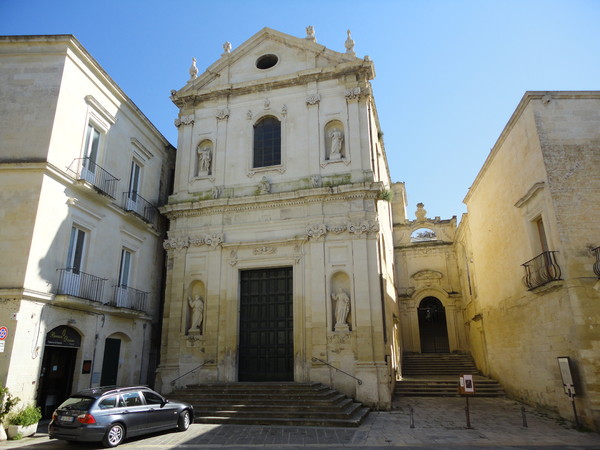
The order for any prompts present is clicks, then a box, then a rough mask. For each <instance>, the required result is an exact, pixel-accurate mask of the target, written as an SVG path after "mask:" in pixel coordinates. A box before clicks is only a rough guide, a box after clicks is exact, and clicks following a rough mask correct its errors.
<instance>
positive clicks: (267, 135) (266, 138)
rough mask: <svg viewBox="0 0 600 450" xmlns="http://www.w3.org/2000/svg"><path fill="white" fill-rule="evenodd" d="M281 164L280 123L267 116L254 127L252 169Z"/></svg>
mask: <svg viewBox="0 0 600 450" xmlns="http://www.w3.org/2000/svg"><path fill="white" fill-rule="evenodd" d="M279 164H281V122H279V120H277V118H275V117H272V116H267V117H264V118H262V119H261V120H259V121H258V122H257V123H256V125H254V158H253V167H268V166H278V165H279Z"/></svg>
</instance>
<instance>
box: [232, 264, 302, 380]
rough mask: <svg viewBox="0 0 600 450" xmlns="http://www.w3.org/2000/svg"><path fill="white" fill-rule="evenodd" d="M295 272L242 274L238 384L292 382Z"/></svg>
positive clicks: (274, 270) (284, 269) (288, 269)
mask: <svg viewBox="0 0 600 450" xmlns="http://www.w3.org/2000/svg"><path fill="white" fill-rule="evenodd" d="M292 272H293V270H292V268H291V267H279V268H270V269H255V270H245V271H242V272H241V274H240V321H239V323H240V330H239V345H238V364H239V365H238V380H239V381H293V380H294V329H293V289H292V287H293V273H292Z"/></svg>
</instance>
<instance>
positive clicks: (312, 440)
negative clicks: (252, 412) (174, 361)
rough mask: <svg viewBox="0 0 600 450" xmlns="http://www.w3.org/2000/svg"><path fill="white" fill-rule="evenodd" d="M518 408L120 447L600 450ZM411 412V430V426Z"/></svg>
mask: <svg viewBox="0 0 600 450" xmlns="http://www.w3.org/2000/svg"><path fill="white" fill-rule="evenodd" d="M521 406H522V405H521V404H520V403H517V402H515V401H512V400H508V399H503V398H501V399H495V398H472V399H471V400H470V409H471V426H472V428H471V429H467V428H466V418H465V409H464V407H465V400H464V399H462V398H423V397H405V398H398V399H396V400H395V401H394V409H393V410H392V411H386V412H377V411H374V412H371V413H370V414H369V416H368V417H367V419H366V420H365V422H364V423H363V424H362V425H361V426H360V427H359V428H320V427H275V426H241V425H201V424H194V425H192V427H190V429H189V430H188V431H187V432H185V433H177V432H172V433H162V434H158V435H151V436H150V437H142V438H137V439H132V440H129V441H126V442H125V443H124V444H122V445H121V446H119V448H123V449H156V450H167V449H223V448H227V449H251V448H262V447H268V448H284V449H286V450H293V449H300V448H302V449H307V448H314V449H318V448H328V449H340V448H360V449H375V448H383V447H388V448H389V447H402V448H405V449H407V448H415V449H417V448H418V449H429V448H431V449H433V448H436V449H451V450H453V449H468V448H486V449H490V448H497V449H508V448H510V449H537V450H539V449H583V448H585V449H600V435H599V434H598V433H592V432H580V431H576V430H574V429H572V428H571V426H570V424H568V423H565V422H564V421H562V420H559V419H557V418H553V417H549V416H546V415H544V414H541V413H539V412H536V411H535V410H533V409H532V408H529V407H526V420H527V425H528V427H524V426H523V419H522V413H521ZM411 407H412V409H413V411H414V415H413V418H414V428H411V427H410V423H411V421H410V408H411ZM40 431H42V430H41V429H40ZM9 448H20V449H22V450H23V449H32V450H45V449H95V448H100V445H97V444H75V445H69V444H68V443H66V442H62V441H49V440H48V437H47V435H46V434H44V433H38V434H36V436H35V437H33V438H27V439H24V440H22V441H5V442H2V443H0V450H3V449H9Z"/></svg>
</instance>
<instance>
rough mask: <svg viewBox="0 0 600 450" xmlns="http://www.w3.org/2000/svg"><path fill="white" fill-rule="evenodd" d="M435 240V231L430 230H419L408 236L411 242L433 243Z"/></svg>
mask: <svg viewBox="0 0 600 450" xmlns="http://www.w3.org/2000/svg"><path fill="white" fill-rule="evenodd" d="M436 239H437V235H436V234H435V231H433V230H432V229H430V228H419V229H417V230H415V231H413V232H412V234H411V235H410V241H411V242H424V241H435V240H436Z"/></svg>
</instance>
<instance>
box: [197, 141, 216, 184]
mask: <svg viewBox="0 0 600 450" xmlns="http://www.w3.org/2000/svg"><path fill="white" fill-rule="evenodd" d="M212 162H213V143H212V141H210V140H208V139H205V140H203V141H202V142H200V143H199V144H198V147H196V176H197V177H207V176H209V175H211V174H212Z"/></svg>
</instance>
